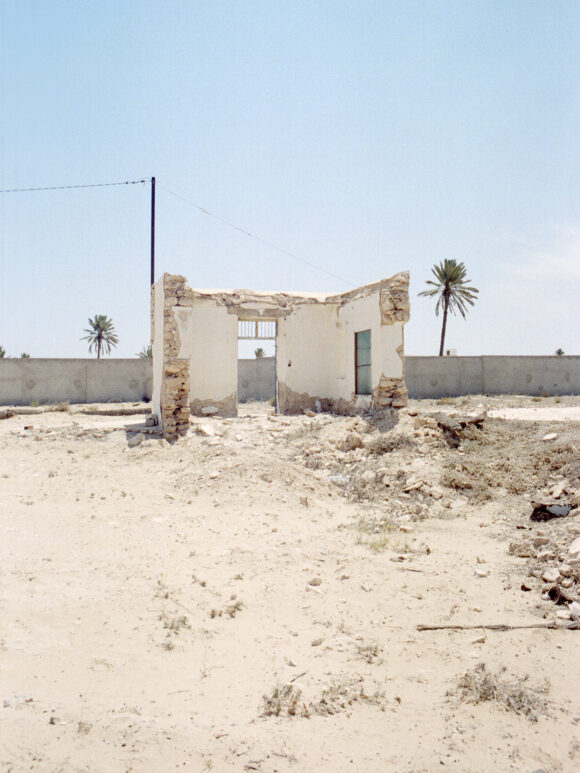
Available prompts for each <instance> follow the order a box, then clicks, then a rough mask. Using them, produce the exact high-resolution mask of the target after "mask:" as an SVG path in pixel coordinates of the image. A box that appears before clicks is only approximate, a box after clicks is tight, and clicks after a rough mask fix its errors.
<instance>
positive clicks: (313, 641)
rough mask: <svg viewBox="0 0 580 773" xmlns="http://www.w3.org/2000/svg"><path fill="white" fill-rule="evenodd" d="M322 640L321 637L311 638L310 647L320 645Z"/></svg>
mask: <svg viewBox="0 0 580 773" xmlns="http://www.w3.org/2000/svg"><path fill="white" fill-rule="evenodd" d="M322 641H323V640H322V639H313V640H312V641H311V642H310V646H311V647H320V645H321V644H322Z"/></svg>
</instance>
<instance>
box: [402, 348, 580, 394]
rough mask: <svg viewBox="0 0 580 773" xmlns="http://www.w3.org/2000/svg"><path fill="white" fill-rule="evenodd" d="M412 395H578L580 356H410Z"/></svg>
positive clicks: (407, 371) (407, 375) (408, 379)
mask: <svg viewBox="0 0 580 773" xmlns="http://www.w3.org/2000/svg"><path fill="white" fill-rule="evenodd" d="M405 382H406V385H407V389H408V390H409V397H414V398H421V397H435V398H437V397H455V396H458V395H470V394H480V395H482V394H483V395H484V394H492V395H501V394H516V395H542V394H548V395H578V394H580V356H566V355H563V356H562V357H557V356H551V357H532V356H520V357H517V356H504V357H495V356H483V357H406V358H405Z"/></svg>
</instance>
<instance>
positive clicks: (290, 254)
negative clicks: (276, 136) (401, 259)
mask: <svg viewBox="0 0 580 773" xmlns="http://www.w3.org/2000/svg"><path fill="white" fill-rule="evenodd" d="M157 187H158V188H161V189H162V190H164V191H165V192H166V193H169V194H171V196H175V198H176V199H180V200H181V201H184V202H185V203H186V204H189V205H190V206H192V207H195V209H197V210H199V212H202V213H203V214H204V215H208V217H213V218H214V219H215V220H219V222H220V223H223V224H224V225H227V226H229V227H230V228H233V229H234V230H235V231H239V232H240V233H242V234H244V236H248V237H249V238H250V239H254V240H255V241H257V242H261V243H262V244H265V245H266V246H267V247H271V248H272V249H274V250H277V251H278V252H281V253H283V254H284V255H288V257H290V258H294V260H298V261H300V263H304V264H305V265H307V266H310V268H314V269H316V271H321V272H322V273H323V274H327V275H328V276H331V277H332V278H333V279H338V281H339V282H344V284H347V285H350V287H354V282H351V281H349V280H348V279H344V278H343V277H341V276H338V274H333V273H332V271H327V270H326V269H325V268H322V266H317V265H316V263H312V261H310V260H306V259H305V258H301V257H300V255H296V253H295V252H290V250H286V249H284V247H278V245H277V244H274V243H273V242H269V241H268V240H267V239H262V237H261V236H256V235H255V234H253V233H251V232H250V231H247V230H246V229H245V228H242V227H241V226H239V225H236V224H235V223H232V222H230V221H229V220H226V219H225V218H224V217H221V215H216V214H215V212H210V211H209V210H208V209H206V208H205V207H202V206H200V205H199V204H196V203H195V202H194V201H190V199H186V198H185V196H181V195H180V194H179V193H175V191H170V190H169V188H166V187H165V186H164V185H161V184H160V183H157Z"/></svg>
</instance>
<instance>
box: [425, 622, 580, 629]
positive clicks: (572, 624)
mask: <svg viewBox="0 0 580 773" xmlns="http://www.w3.org/2000/svg"><path fill="white" fill-rule="evenodd" d="M478 628H483V629H484V630H487V631H516V630H520V629H522V628H550V629H552V630H554V629H559V628H560V629H563V630H567V631H580V623H579V622H576V621H573V622H570V623H563V624H560V623H531V624H529V625H505V624H504V623H500V624H496V625H481V623H480V624H479V625H418V626H417V630H418V631H474V630H477V629H478Z"/></svg>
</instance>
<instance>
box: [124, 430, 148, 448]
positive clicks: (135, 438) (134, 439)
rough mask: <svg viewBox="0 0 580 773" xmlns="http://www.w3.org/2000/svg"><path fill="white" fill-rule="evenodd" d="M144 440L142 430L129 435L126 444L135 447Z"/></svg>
mask: <svg viewBox="0 0 580 773" xmlns="http://www.w3.org/2000/svg"><path fill="white" fill-rule="evenodd" d="M144 440H145V435H144V434H143V433H142V432H138V433H137V434H136V435H130V436H129V438H128V440H127V445H128V446H129V448H135V447H136V446H140V445H141V443H142V442H143V441H144Z"/></svg>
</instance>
